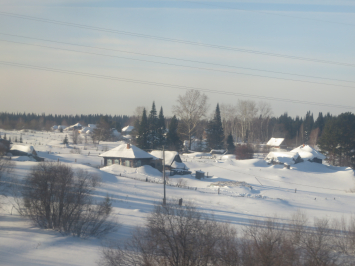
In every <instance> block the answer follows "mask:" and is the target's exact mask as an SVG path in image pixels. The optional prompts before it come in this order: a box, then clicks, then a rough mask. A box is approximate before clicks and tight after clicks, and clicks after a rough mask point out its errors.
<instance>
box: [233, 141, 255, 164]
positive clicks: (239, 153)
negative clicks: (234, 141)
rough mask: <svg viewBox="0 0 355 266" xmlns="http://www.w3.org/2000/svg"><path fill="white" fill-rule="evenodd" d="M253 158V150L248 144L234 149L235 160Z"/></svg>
mask: <svg viewBox="0 0 355 266" xmlns="http://www.w3.org/2000/svg"><path fill="white" fill-rule="evenodd" d="M253 156H254V150H253V147H252V146H251V145H250V144H247V145H238V146H237V147H235V158H236V159H237V160H245V159H253Z"/></svg>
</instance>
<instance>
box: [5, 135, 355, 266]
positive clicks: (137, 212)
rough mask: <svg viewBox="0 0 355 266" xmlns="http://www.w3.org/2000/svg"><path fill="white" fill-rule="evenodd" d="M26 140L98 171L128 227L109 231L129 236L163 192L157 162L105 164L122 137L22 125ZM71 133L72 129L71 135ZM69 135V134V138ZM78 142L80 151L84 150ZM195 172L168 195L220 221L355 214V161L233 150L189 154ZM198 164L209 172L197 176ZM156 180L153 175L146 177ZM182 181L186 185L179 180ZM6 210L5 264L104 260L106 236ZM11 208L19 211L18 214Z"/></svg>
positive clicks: (20, 169)
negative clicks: (81, 137) (87, 235)
mask: <svg viewBox="0 0 355 266" xmlns="http://www.w3.org/2000/svg"><path fill="white" fill-rule="evenodd" d="M0 131H1V136H3V135H4V133H6V136H7V138H9V137H11V139H12V140H14V139H15V137H16V136H17V138H18V139H19V136H20V132H18V131H3V130H0ZM21 133H22V139H23V142H24V144H26V143H27V144H28V145H32V146H33V147H34V148H35V150H36V151H37V153H38V156H40V157H43V158H45V159H46V160H53V161H58V159H59V161H61V162H64V163H68V164H70V165H71V166H73V167H74V168H83V169H86V170H88V171H92V172H95V173H98V174H99V175H100V176H101V177H102V185H101V187H99V189H97V191H96V192H95V197H97V198H98V199H100V198H104V197H105V196H106V194H108V195H110V196H111V197H112V198H113V207H114V211H113V213H114V214H113V219H116V218H117V219H118V220H119V222H120V224H121V227H120V228H119V230H118V231H117V232H115V233H112V234H110V235H108V236H107V237H108V238H111V239H116V240H117V239H118V240H122V241H123V240H124V239H125V238H127V237H129V234H130V231H131V230H132V229H133V228H134V227H135V226H139V225H144V223H145V218H146V217H147V214H148V213H149V212H150V211H151V210H152V208H153V205H154V204H155V203H158V202H161V201H162V198H163V185H162V174H161V173H160V172H159V171H157V170H156V169H153V168H151V167H150V166H142V167H140V168H127V167H124V166H119V165H112V166H109V167H104V168H101V169H99V168H98V167H99V166H100V165H101V164H102V158H101V157H99V156H98V155H99V154H101V153H103V152H105V151H107V150H108V149H111V148H114V147H116V146H118V145H119V144H122V143H121V142H116V143H112V142H107V143H105V142H100V145H93V144H92V142H91V140H89V139H88V142H91V144H90V143H87V144H78V145H72V144H70V145H69V146H68V147H67V146H65V145H63V144H61V143H62V140H63V139H64V137H65V135H66V133H53V132H21ZM68 137H69V136H68ZM69 141H70V137H69ZM74 147H76V148H79V149H80V151H81V153H80V154H78V153H73V152H77V151H78V150H77V149H73V148H74ZM182 160H183V162H184V163H185V164H186V166H187V167H188V168H189V169H190V170H191V171H192V172H193V174H192V175H185V176H178V175H176V176H169V181H168V184H169V185H168V186H167V190H166V194H167V197H168V198H172V199H176V200H177V199H180V198H183V201H184V202H186V201H191V202H194V203H195V205H196V206H197V207H198V208H199V209H200V210H201V211H204V212H208V213H213V214H214V216H215V218H216V219H217V220H218V221H221V222H228V223H231V224H233V225H235V226H236V227H238V228H241V227H242V226H243V225H245V224H247V223H248V222H249V221H250V220H263V219H264V218H265V217H274V216H275V215H277V217H279V219H280V221H281V222H287V220H288V219H289V218H290V215H291V214H292V213H294V212H296V211H297V210H298V209H301V210H303V211H305V212H306V213H307V215H308V216H309V218H310V221H312V219H313V218H314V217H329V218H341V217H342V216H343V215H344V216H346V217H347V216H350V215H352V214H353V206H354V205H355V194H354V193H350V192H349V191H350V190H351V189H352V188H353V187H355V182H354V181H355V177H354V171H353V170H352V169H350V168H341V167H333V166H328V165H325V164H317V163H310V162H304V163H300V164H295V165H292V167H291V169H285V168H283V166H281V165H268V164H267V163H266V162H265V161H264V160H262V159H253V160H244V161H236V160H234V159H233V158H232V157H230V156H227V157H225V159H223V160H216V159H213V158H211V157H208V156H205V155H204V156H202V157H201V156H196V154H194V156H191V155H190V156H182ZM36 164H37V162H33V161H24V160H23V158H22V160H18V161H16V168H15V171H14V175H15V176H16V177H17V178H19V179H21V178H24V177H25V176H26V175H27V174H28V171H29V170H30V169H31V167H33V166H34V165H36ZM196 170H202V171H203V172H205V173H206V175H207V173H208V178H205V179H202V180H198V179H195V176H194V173H195V171H196ZM146 181H149V182H146ZM177 184H180V186H181V184H183V186H182V187H177V186H176V185H177ZM1 202H2V209H1V210H0V229H1V230H0V260H1V263H0V264H1V265H26V266H29V265H96V262H97V261H98V260H99V259H100V249H101V243H102V240H98V239H85V240H84V239H78V238H75V237H70V236H62V235H61V234H60V233H57V232H54V231H51V230H43V229H39V228H37V227H35V226H33V225H32V224H31V223H30V222H29V221H28V220H26V219H25V218H23V217H20V216H19V215H18V214H17V213H16V211H14V210H13V209H12V205H11V202H12V198H11V197H7V198H2V199H1ZM11 212H12V214H11Z"/></svg>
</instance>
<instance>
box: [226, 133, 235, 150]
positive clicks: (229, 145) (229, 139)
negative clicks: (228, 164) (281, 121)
mask: <svg viewBox="0 0 355 266" xmlns="http://www.w3.org/2000/svg"><path fill="white" fill-rule="evenodd" d="M227 151H228V154H234V151H235V145H234V140H233V136H232V134H231V133H229V135H228V137H227Z"/></svg>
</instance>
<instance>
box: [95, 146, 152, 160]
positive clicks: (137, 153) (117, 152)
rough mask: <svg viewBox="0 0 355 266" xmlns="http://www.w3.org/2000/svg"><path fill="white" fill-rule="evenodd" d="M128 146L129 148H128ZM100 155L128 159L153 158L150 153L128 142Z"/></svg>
mask: <svg viewBox="0 0 355 266" xmlns="http://www.w3.org/2000/svg"><path fill="white" fill-rule="evenodd" d="M128 147H129V148H128ZM99 156H101V157H116V158H130V159H134V158H136V159H146V158H149V159H150V158H153V156H152V155H151V154H149V153H148V152H145V151H143V150H141V149H140V148H138V147H136V146H134V145H130V144H122V145H120V146H118V147H116V148H113V149H112V150H109V151H107V152H104V153H103V154H100V155H99Z"/></svg>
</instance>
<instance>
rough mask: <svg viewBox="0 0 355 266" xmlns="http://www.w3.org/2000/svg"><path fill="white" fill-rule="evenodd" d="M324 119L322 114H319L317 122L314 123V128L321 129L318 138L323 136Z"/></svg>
mask: <svg viewBox="0 0 355 266" xmlns="http://www.w3.org/2000/svg"><path fill="white" fill-rule="evenodd" d="M324 125H325V123H324V118H323V114H322V112H319V115H318V118H317V120H316V121H315V122H314V128H319V133H318V136H321V135H322V132H323V129H324Z"/></svg>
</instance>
